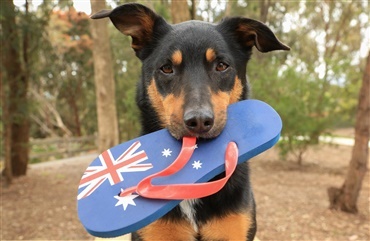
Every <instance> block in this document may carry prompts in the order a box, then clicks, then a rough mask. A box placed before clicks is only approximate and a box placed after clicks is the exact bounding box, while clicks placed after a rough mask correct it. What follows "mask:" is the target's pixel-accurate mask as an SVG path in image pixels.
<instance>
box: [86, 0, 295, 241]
mask: <svg viewBox="0 0 370 241" xmlns="http://www.w3.org/2000/svg"><path fill="white" fill-rule="evenodd" d="M104 17H109V18H110V19H111V20H112V22H113V23H114V25H115V26H116V27H117V29H119V30H120V31H121V32H122V33H124V34H126V35H129V36H131V37H132V40H133V42H132V47H133V49H134V50H135V52H136V55H137V57H138V58H139V59H140V60H141V61H142V77H141V80H140V81H139V83H138V86H137V96H136V101H137V104H138V107H139V108H140V112H141V125H142V134H147V133H150V132H154V131H157V130H159V129H162V128H164V127H167V128H169V130H170V132H171V134H172V135H173V136H174V137H176V138H181V137H183V136H187V135H189V136H196V137H198V138H214V137H217V135H218V134H219V133H220V132H221V131H222V128H223V124H224V122H225V121H226V119H227V116H226V114H225V113H226V111H225V110H223V109H221V110H218V109H219V106H215V105H216V103H218V102H215V101H214V100H213V99H212V98H213V97H215V96H217V95H218V94H220V93H226V96H231V95H233V96H232V98H234V99H235V100H234V101H238V100H241V99H246V98H247V97H248V93H249V89H248V83H247V77H246V66H247V62H248V60H249V59H250V57H251V53H252V48H253V47H256V48H257V49H258V50H259V51H261V52H268V51H273V50H289V47H287V46H286V45H284V44H282V43H281V42H280V41H279V40H278V39H277V38H276V37H275V35H274V34H273V33H272V32H271V30H270V29H269V28H268V27H267V26H266V25H264V24H263V23H261V22H258V21H255V20H252V19H247V18H240V17H235V18H228V19H225V20H223V21H222V22H221V23H219V24H217V25H215V24H210V23H205V22H200V21H188V22H185V23H181V24H176V25H170V24H168V23H167V22H166V21H165V20H164V19H163V18H162V17H160V16H158V15H157V14H155V13H154V12H153V11H151V10H150V9H148V8H146V7H145V6H143V5H140V4H125V5H122V6H119V7H117V8H115V9H114V10H110V11H108V10H103V11H101V12H99V13H97V14H95V15H93V16H92V18H94V19H97V18H104ZM208 49H212V50H213V51H214V53H215V56H214V57H215V58H211V60H209V59H207V58H206V57H205V53H206V51H207V50H208ZM176 50H179V51H180V52H181V54H182V55H181V58H180V60H181V61H179V62H180V64H174V63H173V57H172V54H173V53H174V51H176ZM211 56H212V55H211ZM219 64H221V65H223V66H224V67H225V66H226V68H225V69H222V66H221V67H220V68H221V69H219ZM171 71H172V72H171ZM238 80H240V82H241V86H242V87H241V90H240V91H238V88H237V86H236V81H238ZM153 81H154V84H153ZM151 85H152V86H151ZM154 86H155V91H156V93H158V96H160V98H157V99H159V101H160V100H163V99H166V98H167V97H169V96H174V98H183V102H182V104H181V105H179V106H178V108H177V109H181V110H176V111H181V113H182V115H180V116H181V118H182V119H180V120H179V119H178V118H177V119H176V118H173V119H172V116H171V121H169V122H166V123H163V122H164V121H163V118H164V116H166V115H165V114H164V113H160V108H159V107H158V106H157V107H156V106H155V104H154V102H155V101H156V99H154V100H153V98H154V97H153V96H151V95H150V93H149V92H148V89H149V88H153V87H154ZM235 86H236V87H235ZM233 91H234V92H233ZM235 93H237V96H235V95H236V94H235ZM217 98H219V97H217ZM218 100H219V101H223V100H222V98H219V99H218ZM230 100H231V97H230ZM215 110H218V112H216V111H215ZM176 114H178V113H176V112H174V113H172V115H175V116H176ZM223 175H224V174H220V175H219V176H217V177H215V178H214V179H217V178H220V177H222V176H223ZM194 209H195V211H196V215H195V217H196V218H195V219H196V224H197V225H198V226H202V224H205V223H207V221H209V220H211V219H215V218H221V217H224V216H226V215H228V214H231V213H242V212H246V211H247V212H248V213H249V215H250V218H251V220H252V225H250V227H249V230H248V233H247V234H246V237H247V240H253V238H254V236H255V233H256V230H257V224H256V211H255V210H256V209H255V202H254V198H253V192H252V188H251V185H250V181H249V168H248V163H247V162H246V163H243V164H240V165H238V166H237V168H236V171H235V172H234V173H233V175H232V177H231V178H230V180H229V181H228V183H227V184H226V185H225V187H224V188H223V189H222V190H221V191H220V192H218V193H216V194H214V195H212V196H209V197H205V198H202V199H201V201H200V202H198V203H197V204H195V205H194ZM183 218H184V216H183V214H182V212H181V209H180V207H176V208H174V209H173V210H172V211H170V212H169V213H168V214H166V215H165V216H164V217H163V219H165V220H168V221H169V222H176V220H179V219H183ZM132 237H133V239H134V240H142V239H141V237H140V235H138V233H133V236H132ZM194 238H196V239H198V240H202V239H203V237H201V235H198V237H194Z"/></svg>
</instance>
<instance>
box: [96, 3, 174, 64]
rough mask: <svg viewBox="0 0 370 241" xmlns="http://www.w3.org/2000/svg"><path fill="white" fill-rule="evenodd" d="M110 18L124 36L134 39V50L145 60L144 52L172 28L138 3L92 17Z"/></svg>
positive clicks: (104, 11) (124, 5) (103, 11)
mask: <svg viewBox="0 0 370 241" xmlns="http://www.w3.org/2000/svg"><path fill="white" fill-rule="evenodd" d="M106 17H109V18H110V20H111V21H112V23H113V24H114V26H115V27H116V28H117V29H118V30H119V31H120V32H121V33H123V34H125V35H128V36H131V37H132V45H131V46H132V48H133V49H134V50H135V52H136V55H137V56H138V57H139V58H144V56H143V55H142V50H143V48H144V47H145V46H147V45H148V44H150V43H151V42H152V41H153V40H154V39H156V37H155V36H154V35H158V36H160V35H161V36H163V35H164V33H165V32H167V31H168V29H169V28H170V26H169V25H168V24H167V22H166V21H165V20H164V19H163V18H162V17H161V16H159V15H157V14H156V13H155V12H154V11H152V10H151V9H150V8H147V7H145V6H144V5H141V4H138V3H128V4H123V5H121V6H118V7H116V8H115V9H113V10H102V11H100V12H98V13H95V14H94V15H92V16H91V18H92V19H100V18H106Z"/></svg>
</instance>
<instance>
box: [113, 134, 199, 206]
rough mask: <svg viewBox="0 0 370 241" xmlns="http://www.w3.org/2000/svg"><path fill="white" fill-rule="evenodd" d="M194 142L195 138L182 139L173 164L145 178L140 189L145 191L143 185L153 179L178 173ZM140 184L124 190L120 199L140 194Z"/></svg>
mask: <svg viewBox="0 0 370 241" xmlns="http://www.w3.org/2000/svg"><path fill="white" fill-rule="evenodd" d="M196 141H197V139H196V138H195V137H183V140H182V147H181V150H180V153H179V155H178V156H177V158H176V160H175V161H174V162H172V163H171V165H169V166H168V167H167V168H165V169H164V170H162V171H160V172H157V173H154V174H152V175H150V176H148V177H146V178H145V179H143V180H142V181H141V182H144V183H143V187H142V188H143V189H146V185H145V183H146V182H148V181H149V183H150V181H151V180H152V179H153V178H155V177H165V176H170V175H172V174H175V173H176V172H178V171H180V170H181V169H182V168H183V167H184V166H185V165H186V163H187V162H188V161H189V160H190V158H191V156H192V155H193V152H194V149H195V144H196ZM141 182H140V183H141ZM140 183H139V184H138V185H137V186H133V187H129V188H126V189H125V190H123V191H122V192H121V193H120V194H119V195H120V196H121V197H124V196H127V195H130V194H132V193H137V194H139V193H140V191H139V185H140ZM144 193H147V192H146V191H145V190H144ZM151 193H153V192H152V191H151ZM143 197H147V198H156V199H158V198H159V197H160V196H158V195H153V196H152V197H149V196H143ZM160 199H163V197H160Z"/></svg>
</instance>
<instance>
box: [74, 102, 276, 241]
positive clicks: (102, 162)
mask: <svg viewBox="0 0 370 241" xmlns="http://www.w3.org/2000/svg"><path fill="white" fill-rule="evenodd" d="M281 128H282V123H281V119H280V117H279V115H278V114H277V113H276V112H275V110H273V109H272V108H271V107H270V106H269V105H267V104H265V103H263V102H261V101H257V100H246V101H242V102H238V103H236V104H233V105H231V106H230V107H229V109H228V122H227V123H226V126H225V129H224V130H223V132H222V133H221V134H220V136H218V137H217V138H215V139H212V140H201V141H198V143H197V144H196V145H195V146H194V152H193V154H192V156H191V158H190V160H189V161H188V162H187V164H186V165H185V166H184V167H183V168H182V169H181V170H180V171H179V172H176V173H175V174H173V175H171V176H166V177H160V178H155V179H153V180H152V183H153V184H154V185H170V184H181V183H184V184H191V183H204V182H207V181H208V180H210V179H212V178H213V177H214V176H216V175H218V174H220V173H221V172H223V171H225V160H224V156H225V150H226V147H227V145H228V143H229V142H235V143H236V144H237V146H238V150H239V155H238V163H241V162H245V161H247V160H248V159H250V158H252V157H253V156H255V155H258V154H259V153H261V152H263V151H265V150H267V149H268V148H270V147H272V146H273V145H274V144H275V143H276V142H277V141H278V139H279V137H280V131H281ZM180 150H181V141H178V140H176V139H174V138H173V137H172V136H171V135H170V134H169V133H168V131H167V130H161V131H157V132H155V133H151V134H149V135H145V136H141V137H139V138H137V139H134V140H131V141H128V142H125V143H122V144H120V145H117V146H115V147H112V148H110V149H109V150H107V151H105V152H103V153H102V154H101V155H99V156H98V157H97V158H96V159H95V160H94V161H93V162H92V163H91V164H90V166H89V167H88V168H87V169H86V171H85V173H84V175H83V176H82V178H81V181H80V183H79V188H78V195H77V200H78V201H77V205H78V215H79V218H80V221H81V223H82V224H83V225H84V227H85V228H86V230H87V231H88V232H89V233H90V234H92V235H94V236H98V237H116V236H120V235H123V234H126V233H130V232H133V231H136V230H138V229H140V228H142V227H144V226H146V225H148V224H150V223H151V222H153V221H155V220H156V219H158V218H160V217H162V216H163V215H165V214H166V213H167V212H169V211H170V210H171V209H172V208H174V207H175V206H176V205H178V204H179V203H180V202H181V201H182V200H165V199H149V198H144V197H142V196H140V195H138V194H137V193H136V192H135V191H134V189H133V191H132V192H127V191H126V192H125V190H131V189H132V187H136V186H137V185H138V183H139V182H140V181H141V180H143V179H144V178H146V177H148V176H149V175H152V174H155V173H157V172H160V171H162V170H164V169H165V168H167V167H168V166H169V165H170V164H171V163H172V162H173V161H174V160H175V159H176V157H177V156H178V155H179V153H180ZM130 188H131V189H130ZM121 192H123V193H125V194H124V195H120V193H121ZM169 196H171V195H170V194H169ZM163 198H165V197H163Z"/></svg>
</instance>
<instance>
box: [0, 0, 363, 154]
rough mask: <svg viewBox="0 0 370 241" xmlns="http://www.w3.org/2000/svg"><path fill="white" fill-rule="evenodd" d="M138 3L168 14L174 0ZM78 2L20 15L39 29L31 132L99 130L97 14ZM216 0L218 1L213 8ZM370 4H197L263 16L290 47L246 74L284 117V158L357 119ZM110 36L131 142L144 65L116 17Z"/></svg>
mask: <svg viewBox="0 0 370 241" xmlns="http://www.w3.org/2000/svg"><path fill="white" fill-rule="evenodd" d="M115 2H116V3H117V4H122V3H124V2H128V1H126V0H115ZM139 2H141V3H143V4H146V5H149V6H150V7H152V8H154V9H155V10H156V12H157V13H159V14H160V15H162V16H164V18H165V19H167V20H169V19H170V10H169V9H170V8H169V4H168V3H169V2H168V1H156V2H149V1H139ZM71 4H72V1H70V0H65V1H58V2H51V1H44V2H43V4H41V5H40V6H39V7H38V9H37V11H35V12H30V14H29V16H24V13H23V12H22V11H21V10H19V11H18V12H17V14H18V15H17V21H18V22H17V24H19V32H20V33H21V35H25V34H26V33H32V34H31V35H30V43H31V46H30V48H29V51H30V54H29V56H30V61H29V66H27V67H28V69H30V70H31V71H30V72H29V74H30V79H31V84H30V89H31V91H30V98H31V101H32V102H31V104H30V105H29V106H28V108H29V113H30V117H31V120H32V126H31V127H32V132H31V135H32V137H47V136H55V135H56V136H63V135H79V134H81V135H91V134H94V133H95V132H96V131H97V120H96V99H95V86H94V80H93V65H92V52H91V46H92V44H93V43H92V42H91V38H90V29H89V22H90V21H91V20H90V19H89V18H88V16H87V15H84V14H80V13H77V12H76V11H74V9H73V8H71V6H72V5H71ZM198 4H199V3H198ZM214 4H216V5H217V7H212V6H213V5H214ZM55 5H58V9H56V8H55ZM108 7H109V6H108ZM266 9H267V15H264V14H263V13H264V12H266V11H263V10H266ZM368 10H369V6H368V5H367V6H366V4H365V5H364V3H363V2H361V1H352V2H339V1H332V2H330V1H329V2H322V1H313V2H312V1H311V2H307V1H296V2H289V1H288V2H286V1H284V2H276V1H246V0H239V1H229V2H227V3H225V2H223V1H214V2H210V1H208V2H207V3H206V4H203V5H202V9H201V7H200V5H198V11H197V14H198V16H197V18H198V19H201V18H202V13H207V14H208V15H207V16H212V18H213V19H214V21H219V20H220V19H221V18H222V17H224V14H226V13H229V15H230V16H244V17H248V18H255V19H260V20H262V21H265V22H266V24H267V25H268V26H269V27H270V28H271V29H272V30H273V31H274V32H275V33H276V35H277V36H278V38H279V39H281V40H282V42H284V43H286V44H287V45H289V46H290V47H291V51H290V52H273V53H266V54H261V53H258V52H257V51H255V53H254V56H253V58H252V59H251V61H250V63H249V66H248V76H249V79H250V81H251V86H252V92H253V95H252V97H253V98H257V99H261V100H263V101H266V102H267V103H269V104H270V105H272V106H273V107H274V108H275V109H276V110H277V111H278V112H279V114H280V115H281V117H282V119H283V123H284V128H283V132H282V135H283V137H284V139H283V141H281V143H280V144H279V147H280V150H281V153H282V155H283V156H286V155H287V154H291V153H293V154H294V155H295V156H296V157H297V159H300V158H301V157H302V153H304V151H305V150H306V149H307V147H308V146H310V145H313V144H316V143H317V141H318V137H319V136H320V135H322V134H325V133H327V132H328V131H330V129H332V128H334V127H336V126H343V125H352V124H353V123H354V116H355V106H356V103H357V93H358V90H359V83H360V81H359V80H360V79H361V69H360V68H359V66H361V59H360V58H359V57H358V56H359V50H360V46H361V41H363V40H362V38H363V34H364V32H365V31H366V30H367V31H368V29H369V24H368V23H367V22H366V21H364V19H366V18H364V15H366V16H367V13H368V12H369V11H368ZM361 16H362V17H361ZM1 17H2V16H0V18H1ZM343 29H345V31H343ZM109 33H110V36H111V47H112V50H113V51H112V52H113V55H114V58H113V59H114V66H113V69H114V73H115V80H116V98H117V100H116V103H117V110H118V121H119V130H120V141H124V140H127V139H131V138H134V137H136V136H137V135H138V134H139V131H140V124H139V113H138V110H137V106H136V103H135V93H136V83H137V81H138V79H139V78H140V66H141V64H140V61H139V60H138V59H137V58H136V56H135V53H134V51H133V50H132V49H131V39H130V37H127V36H124V35H122V34H121V33H120V32H118V31H117V30H116V29H115V28H114V27H113V25H112V24H109ZM4 37H6V36H1V38H4ZM19 48H22V46H19ZM58 118H59V119H58Z"/></svg>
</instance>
